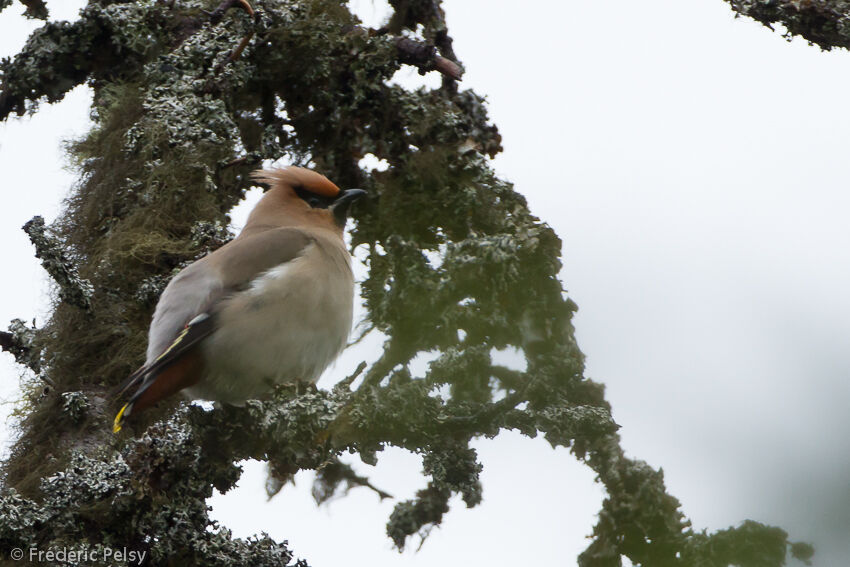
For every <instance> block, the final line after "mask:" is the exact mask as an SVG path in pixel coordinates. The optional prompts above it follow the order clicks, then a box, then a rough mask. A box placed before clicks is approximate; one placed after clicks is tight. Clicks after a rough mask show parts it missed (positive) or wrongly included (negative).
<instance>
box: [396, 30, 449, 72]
mask: <svg viewBox="0 0 850 567" xmlns="http://www.w3.org/2000/svg"><path fill="white" fill-rule="evenodd" d="M395 46H396V49H397V50H398V54H399V57H398V59H399V61H401V62H402V63H406V64H408V65H414V66H416V67H419V72H420V73H423V74H424V73H427V72H428V71H432V70H434V71H439V72H440V73H442V74H443V75H445V76H446V77H450V78H452V79H454V80H455V81H460V80H461V77H462V76H463V69H462V68H461V66H460V65H458V64H457V63H455V62H454V61H451V60H449V59H446V58H445V57H443V56H441V55H438V54H437V48H436V47H434V46H433V45H426V44H424V43H420V42H418V41H416V40H413V39H410V38H409V37H397V38H396V39H395Z"/></svg>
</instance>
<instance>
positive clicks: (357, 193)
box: [328, 189, 366, 226]
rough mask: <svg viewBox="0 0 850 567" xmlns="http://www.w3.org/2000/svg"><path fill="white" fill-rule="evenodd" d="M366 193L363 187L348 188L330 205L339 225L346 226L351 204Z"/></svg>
mask: <svg viewBox="0 0 850 567" xmlns="http://www.w3.org/2000/svg"><path fill="white" fill-rule="evenodd" d="M365 194H366V191H364V190H363V189H346V190H345V191H343V192H342V193H340V195H339V197H337V198H336V200H335V201H334V202H333V204H332V205H331V206H330V207H328V208H329V209H330V211H331V212H332V213H333V215H334V220H336V223H337V224H338V225H339V226H345V220H346V219H347V218H348V209H349V207H351V204H352V203H353V202H354V201H356V200H357V199H359V198H360V197H362V196H363V195H365Z"/></svg>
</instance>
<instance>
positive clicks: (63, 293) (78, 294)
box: [23, 216, 94, 309]
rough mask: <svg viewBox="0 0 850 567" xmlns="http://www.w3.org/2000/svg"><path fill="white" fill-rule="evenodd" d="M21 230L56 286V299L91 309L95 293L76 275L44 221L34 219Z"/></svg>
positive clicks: (74, 268) (36, 217)
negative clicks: (57, 287) (27, 236)
mask: <svg viewBox="0 0 850 567" xmlns="http://www.w3.org/2000/svg"><path fill="white" fill-rule="evenodd" d="M23 229H24V232H26V233H27V234H28V235H29V237H30V240H31V241H32V243H33V245H34V246H35V256H36V258H38V259H40V260H41V265H42V266H44V269H45V270H47V273H48V274H50V277H51V278H53V281H55V282H56V284H57V285H58V286H59V298H60V299H61V300H62V301H64V302H66V303H68V304H69V305H74V306H76V307H79V308H81V309H90V308H91V298H92V294H93V293H94V288H93V287H92V284H91V283H90V282H88V281H87V280H85V279H83V278H81V277H80V276H79V274H78V273H77V268H76V267H75V266H74V264H73V263H72V262H71V260H70V258H68V256H67V255H66V254H65V252H64V251H63V250H62V245H61V243H60V242H59V240H58V239H57V238H56V237H55V236H51V235H49V234H48V233H47V230H46V227H45V226H44V218H42V217H40V216H35V217H33V218H32V219H31V220H29V221H27V223H26V224H25V225H24V226H23Z"/></svg>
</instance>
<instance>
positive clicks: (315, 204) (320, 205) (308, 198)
mask: <svg viewBox="0 0 850 567" xmlns="http://www.w3.org/2000/svg"><path fill="white" fill-rule="evenodd" d="M295 194H296V195H298V197H300V198H301V199H302V200H303V201H304V202H305V203H307V204H308V205H310V206H311V207H312V208H314V209H327V208H328V207H329V206H330V205H331V204H332V203H333V202H334V198H333V197H323V196H322V195H316V194H315V193H311V192H310V191H307V190H306V189H304V188H303V187H296V188H295Z"/></svg>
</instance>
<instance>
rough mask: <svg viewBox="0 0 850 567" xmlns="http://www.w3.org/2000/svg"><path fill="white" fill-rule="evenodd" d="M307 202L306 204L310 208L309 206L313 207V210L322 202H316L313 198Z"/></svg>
mask: <svg viewBox="0 0 850 567" xmlns="http://www.w3.org/2000/svg"><path fill="white" fill-rule="evenodd" d="M307 202H308V203H309V204H310V206H311V207H313V208H314V209H315V208H316V207H318V206H320V205H321V204H322V202H321V201H319V200H318V199H317V198H315V197H313V198H312V199H310V200H309V201H307Z"/></svg>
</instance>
